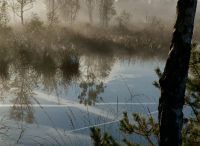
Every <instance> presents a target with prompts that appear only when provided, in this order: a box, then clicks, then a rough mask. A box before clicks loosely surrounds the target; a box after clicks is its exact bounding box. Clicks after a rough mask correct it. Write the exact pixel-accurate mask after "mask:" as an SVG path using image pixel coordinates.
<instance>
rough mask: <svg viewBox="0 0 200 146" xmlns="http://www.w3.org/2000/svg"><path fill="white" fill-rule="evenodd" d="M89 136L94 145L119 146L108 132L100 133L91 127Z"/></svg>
mask: <svg viewBox="0 0 200 146" xmlns="http://www.w3.org/2000/svg"><path fill="white" fill-rule="evenodd" d="M90 136H91V138H92V139H93V144H94V146H120V144H118V143H117V142H116V141H115V140H114V139H113V137H112V136H110V135H109V134H108V133H104V134H103V135H102V133H101V130H100V129H98V128H91V135H90Z"/></svg>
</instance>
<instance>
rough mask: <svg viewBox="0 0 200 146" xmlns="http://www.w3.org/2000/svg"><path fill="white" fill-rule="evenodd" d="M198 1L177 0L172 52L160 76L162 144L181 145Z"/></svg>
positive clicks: (169, 145)
mask: <svg viewBox="0 0 200 146" xmlns="http://www.w3.org/2000/svg"><path fill="white" fill-rule="evenodd" d="M196 7H197V0H178V4H177V20H176V24H175V31H174V34H173V39H172V45H171V48H170V53H169V56H168V60H167V63H166V66H165V70H164V73H163V76H162V77H161V79H160V86H161V98H160V101H159V108H158V110H159V124H160V144H159V145H160V146H181V145H182V127H183V111H182V110H183V106H184V96H185V90H186V82H187V78H188V69H189V61H190V54H191V42H192V36H193V26H194V19H195V14H196Z"/></svg>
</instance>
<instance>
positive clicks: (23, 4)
mask: <svg viewBox="0 0 200 146" xmlns="http://www.w3.org/2000/svg"><path fill="white" fill-rule="evenodd" d="M34 2H35V0H12V1H11V3H10V4H11V7H12V10H13V12H14V13H15V14H16V15H17V16H18V17H20V19H21V23H22V25H24V13H25V12H26V11H29V10H30V9H32V8H33V3H34Z"/></svg>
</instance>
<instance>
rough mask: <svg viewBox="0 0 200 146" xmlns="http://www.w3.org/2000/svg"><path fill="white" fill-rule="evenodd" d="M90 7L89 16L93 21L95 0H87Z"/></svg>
mask: <svg viewBox="0 0 200 146" xmlns="http://www.w3.org/2000/svg"><path fill="white" fill-rule="evenodd" d="M85 2H86V6H87V9H88V16H89V21H90V23H93V12H94V7H95V0H85Z"/></svg>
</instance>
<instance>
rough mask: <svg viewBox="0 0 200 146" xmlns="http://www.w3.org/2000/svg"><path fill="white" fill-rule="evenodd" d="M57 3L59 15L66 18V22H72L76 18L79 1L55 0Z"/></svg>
mask: <svg viewBox="0 0 200 146" xmlns="http://www.w3.org/2000/svg"><path fill="white" fill-rule="evenodd" d="M57 1H58V4H59V12H60V14H61V16H62V17H63V18H64V19H65V20H66V22H70V24H73V23H74V21H75V20H76V18H77V15H78V12H79V9H80V1H79V0H57Z"/></svg>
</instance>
